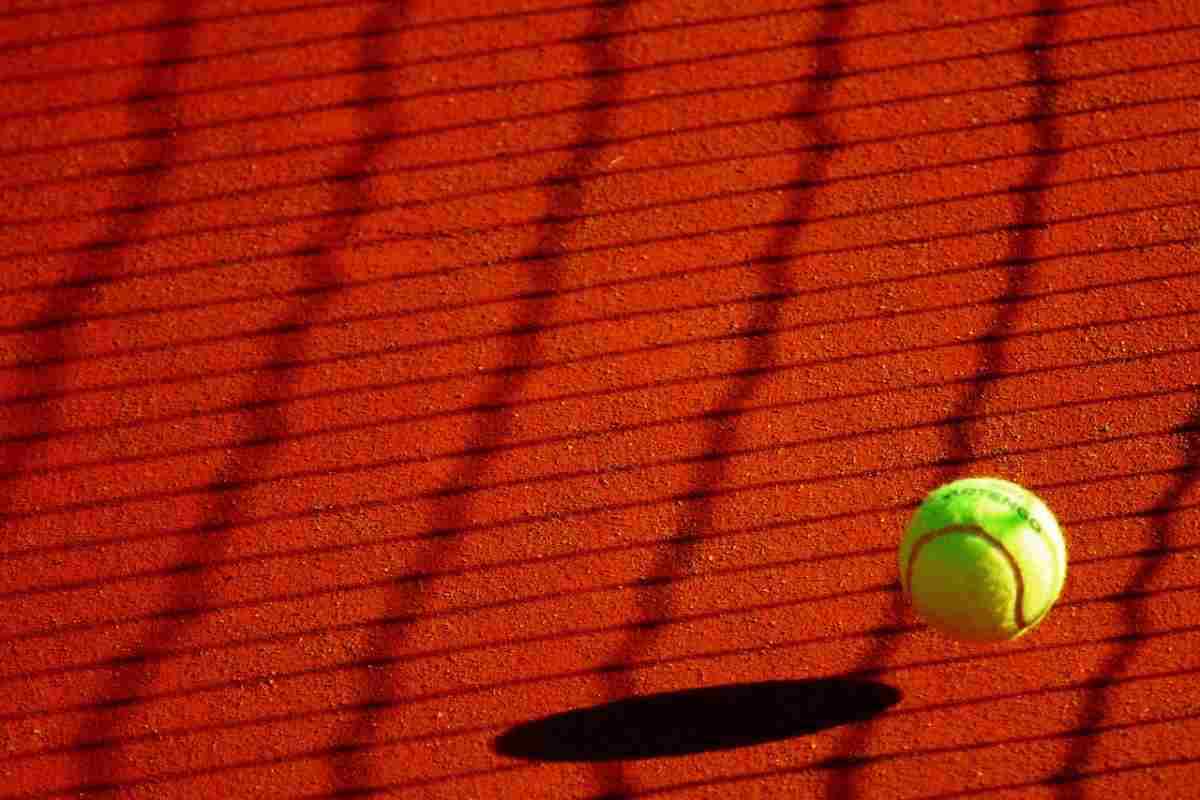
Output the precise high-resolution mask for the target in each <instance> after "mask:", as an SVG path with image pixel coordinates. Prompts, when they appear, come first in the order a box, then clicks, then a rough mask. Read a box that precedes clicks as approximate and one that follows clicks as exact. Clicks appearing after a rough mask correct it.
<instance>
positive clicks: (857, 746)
mask: <svg viewBox="0 0 1200 800" xmlns="http://www.w3.org/2000/svg"><path fill="white" fill-rule="evenodd" d="M1068 11H1069V8H1068V7H1067V6H1066V5H1065V4H1064V2H1063V0H1042V2H1041V3H1040V5H1039V8H1038V11H1037V12H1036V14H1035V16H1036V17H1037V19H1038V22H1037V25H1036V26H1035V29H1034V31H1033V33H1032V35H1031V37H1030V40H1029V43H1028V44H1027V45H1026V46H1025V47H1024V48H1023V49H1024V51H1025V53H1026V54H1027V57H1028V59H1029V65H1030V71H1031V72H1032V74H1033V75H1034V82H1035V84H1036V85H1037V87H1038V93H1037V97H1036V98H1035V99H1034V101H1033V108H1032V109H1031V110H1030V114H1029V116H1030V118H1031V120H1032V122H1033V137H1034V151H1035V152H1036V153H1038V154H1039V155H1038V156H1037V157H1036V158H1035V159H1034V163H1033V167H1032V169H1031V170H1030V174H1029V178H1028V179H1027V181H1026V182H1025V183H1024V184H1023V185H1021V186H1018V187H1014V190H1013V197H1014V202H1015V203H1016V206H1017V209H1016V212H1017V219H1018V224H1017V227H1016V230H1015V231H1014V233H1013V235H1012V238H1011V240H1010V241H1011V244H1010V250H1009V259H1008V264H1007V265H1006V266H1007V268H1008V271H1009V273H1008V286H1007V291H1006V293H1005V295H1004V296H1003V297H1002V298H1001V305H1000V311H999V313H998V314H997V316H996V319H995V321H994V322H993V323H992V325H991V327H990V329H989V330H988V332H987V334H985V336H984V337H983V338H982V340H981V341H982V344H983V347H982V353H981V356H980V365H979V368H978V370H977V372H976V376H975V380H974V382H973V384H972V387H971V390H970V392H968V394H967V395H966V397H965V398H964V400H963V402H962V403H960V404H959V406H958V407H957V408H956V409H955V411H954V413H953V414H952V415H951V418H952V419H955V420H957V423H956V424H954V425H951V426H949V427H948V428H947V432H948V438H949V442H948V443H947V461H946V464H947V468H948V469H947V474H946V476H945V478H944V480H952V479H954V478H957V477H962V476H963V475H964V474H965V473H966V472H969V471H970V469H971V467H972V465H973V464H974V462H975V453H974V450H973V448H972V444H971V426H972V425H973V424H974V423H975V422H976V421H977V420H978V419H979V416H980V409H982V408H983V406H984V404H985V401H986V396H987V392H988V389H989V388H990V386H991V385H992V383H994V382H995V381H996V379H997V378H998V377H999V376H1000V375H1003V374H1004V373H1006V372H1008V371H1009V370H1010V369H1011V367H1010V366H1009V364H1008V360H1007V358H1006V350H1005V344H1006V340H1007V338H1008V337H1009V336H1010V335H1011V334H1012V333H1013V331H1015V330H1016V329H1017V328H1016V323H1017V319H1018V316H1019V314H1020V310H1021V301H1022V300H1023V299H1025V298H1026V297H1027V296H1028V295H1029V293H1030V290H1031V286H1032V273H1033V270H1034V268H1035V265H1036V264H1037V262H1038V258H1037V244H1038V240H1039V238H1040V237H1041V235H1042V233H1043V231H1044V230H1045V228H1046V218H1045V217H1046V215H1045V208H1044V206H1045V203H1044V197H1043V195H1042V194H1041V192H1042V191H1044V188H1043V187H1045V186H1046V185H1047V184H1049V183H1050V182H1051V180H1052V178H1053V176H1054V173H1055V171H1056V169H1057V167H1058V164H1059V161H1060V160H1061V151H1062V144H1061V136H1060V134H1059V130H1058V125H1057V122H1056V120H1055V116H1054V114H1055V99H1056V87H1057V85H1058V82H1057V81H1056V79H1055V77H1054V71H1053V64H1052V60H1051V51H1052V49H1053V48H1054V42H1055V40H1056V39H1057V38H1059V34H1060V32H1061V28H1062V16H1063V15H1064V14H1066V13H1067V12H1068ZM905 605H906V603H905V599H904V596H903V593H901V592H896V593H894V594H893V595H892V604H891V608H890V610H889V612H888V617H889V619H888V620H887V621H886V622H884V623H883V624H882V628H893V627H895V626H898V625H900V624H902V622H903V620H904V616H905V613H906V609H905ZM900 643H901V640H900V637H898V636H890V635H889V636H880V637H879V639H877V641H876V644H875V646H874V647H873V648H872V649H871V650H870V651H869V652H868V653H866V654H865V655H864V656H863V658H862V660H861V661H860V664H859V667H857V670H858V671H863V670H883V671H886V665H887V664H888V663H889V662H890V661H892V659H893V658H894V656H895V653H896V650H897V648H898V647H899V646H900ZM872 732H873V731H872V725H871V723H870V722H867V723H865V724H863V725H861V726H859V727H858V728H856V729H854V730H852V731H850V732H849V733H848V734H847V735H846V737H845V738H844V740H843V742H842V743H841V744H840V746H839V748H838V753H839V755H838V756H836V757H835V759H853V758H855V757H856V756H857V755H858V754H859V753H861V752H863V751H864V750H865V749H866V744H867V741H868V740H869V738H870V736H871V735H872ZM857 777H858V776H857V773H856V772H855V771H854V770H849V769H842V770H834V771H833V772H832V773H831V775H830V777H829V781H828V784H827V786H826V794H827V796H828V797H829V798H830V800H853V798H854V797H855V796H856V794H857V790H858V787H857V784H856V780H857Z"/></svg>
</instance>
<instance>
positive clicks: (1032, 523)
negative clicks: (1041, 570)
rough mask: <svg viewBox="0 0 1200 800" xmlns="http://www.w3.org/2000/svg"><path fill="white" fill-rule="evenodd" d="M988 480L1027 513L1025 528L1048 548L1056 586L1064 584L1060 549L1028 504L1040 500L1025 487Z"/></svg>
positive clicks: (1056, 521)
mask: <svg viewBox="0 0 1200 800" xmlns="http://www.w3.org/2000/svg"><path fill="white" fill-rule="evenodd" d="M986 480H989V481H995V482H996V483H998V484H1000V485H999V486H998V487H996V489H995V491H996V493H997V494H1006V495H1007V496H1008V499H1010V500H1012V501H1013V504H1014V505H1017V506H1020V508H1021V510H1022V511H1024V512H1025V516H1024V522H1025V526H1026V527H1027V528H1029V530H1031V531H1033V532H1034V533H1035V534H1037V536H1038V538H1039V539H1041V540H1042V544H1044V545H1045V546H1046V549H1047V550H1048V551H1049V552H1050V558H1051V559H1052V560H1053V562H1054V585H1055V586H1058V585H1059V584H1061V583H1062V582H1064V581H1065V580H1066V575H1067V565H1066V564H1062V563H1060V562H1059V560H1058V548H1057V547H1055V546H1054V540H1053V539H1052V538H1051V536H1050V534H1049V533H1047V532H1046V531H1045V530H1044V529H1043V528H1042V522H1041V520H1038V519H1037V515H1036V513H1035V512H1034V509H1032V508H1030V507H1029V505H1028V502H1027V501H1029V500H1032V501H1033V502H1034V503H1035V504H1037V503H1040V500H1039V499H1038V498H1037V496H1036V495H1034V494H1033V493H1032V492H1030V491H1029V490H1028V489H1026V488H1025V487H1023V486H1019V485H1017V484H1015V483H1012V482H1011V481H1006V480H1004V479H1002V478H989V479H986ZM1013 490H1015V491H1013ZM1043 507H1044V506H1043ZM1051 517H1053V514H1051ZM1054 524H1055V525H1056V526H1057V525H1058V520H1054ZM1060 535H1061V534H1060ZM1053 605H1054V601H1053V600H1051V602H1050V604H1049V605H1047V606H1046V609H1045V611H1043V612H1042V613H1041V614H1038V615H1037V618H1036V619H1035V620H1034V622H1036V621H1037V619H1041V617H1043V616H1044V615H1045V612H1046V611H1049V610H1050V607H1051V606H1053Z"/></svg>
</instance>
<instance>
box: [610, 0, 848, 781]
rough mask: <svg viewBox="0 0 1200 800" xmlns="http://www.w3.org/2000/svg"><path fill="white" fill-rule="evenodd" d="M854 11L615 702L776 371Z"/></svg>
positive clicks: (815, 109) (829, 16)
mask: <svg viewBox="0 0 1200 800" xmlns="http://www.w3.org/2000/svg"><path fill="white" fill-rule="evenodd" d="M853 10H854V5H852V4H842V3H834V4H830V5H829V6H828V7H827V8H825V9H823V10H822V17H823V18H822V19H821V21H820V29H819V32H818V33H817V35H816V36H815V37H814V38H813V41H814V42H817V43H819V44H818V46H817V47H818V49H817V51H816V62H817V63H816V67H815V70H814V80H813V81H811V82H810V84H809V88H808V91H806V92H805V93H804V94H803V95H801V96H799V97H798V98H797V99H796V101H795V104H794V106H793V110H792V114H793V116H794V117H795V119H796V120H797V121H799V122H801V123H802V124H804V125H805V126H806V127H807V128H808V129H809V134H810V135H811V137H812V139H813V140H814V141H815V145H814V146H813V149H812V153H811V156H808V155H807V154H806V155H805V156H803V157H802V158H801V160H800V162H799V165H798V170H797V175H796V178H795V180H794V181H793V182H792V183H791V184H790V186H791V188H792V197H791V198H790V202H791V207H790V208H789V209H788V211H787V213H786V214H785V216H786V217H787V218H788V219H790V220H793V221H794V222H795V224H794V225H792V226H789V227H787V228H783V229H780V230H778V231H777V232H775V234H774V235H773V237H772V239H771V240H770V241H769V243H768V244H767V246H766V248H765V250H764V254H763V256H762V257H761V258H759V259H757V260H755V261H754V262H753V263H752V265H748V267H749V268H751V269H753V270H755V272H756V276H757V279H758V282H759V284H760V286H761V293H760V294H759V298H760V300H761V302H758V303H756V305H755V307H754V311H753V313H752V316H751V320H750V322H749V323H748V326H747V327H748V328H749V329H750V330H751V331H753V332H754V335H753V336H750V337H747V338H745V339H743V340H742V344H743V347H744V350H745V355H744V366H743V367H742V368H740V369H739V370H738V372H737V374H736V375H735V376H734V379H733V380H732V381H731V382H730V385H729V388H728V390H727V391H726V393H725V396H724V397H723V398H722V399H721V400H720V402H719V403H718V405H717V407H716V408H715V409H713V410H712V411H711V412H710V413H709V415H708V416H709V418H710V419H711V423H710V429H709V434H708V442H707V445H706V450H705V454H704V456H703V457H701V458H700V459H699V460H698V461H697V465H696V469H695V471H694V473H693V475H692V478H691V484H692V486H693V489H692V491H690V492H688V494H687V495H686V505H685V508H684V511H683V513H682V515H681V519H680V520H679V527H678V531H677V532H676V533H675V534H674V535H672V536H671V537H670V538H669V539H668V540H667V541H666V542H665V543H664V545H663V546H662V548H660V552H659V554H658V557H657V558H656V559H655V562H654V563H653V564H652V565H651V566H650V569H649V570H648V572H647V574H646V575H645V577H644V578H643V579H642V584H643V586H644V588H643V589H641V591H639V592H638V595H637V598H636V606H637V623H636V624H635V626H634V627H633V629H632V630H631V633H630V634H629V635H628V636H627V637H626V640H625V642H624V643H623V644H622V646H621V648H620V650H619V651H618V653H617V655H616V656H615V658H614V659H613V662H612V664H611V665H609V666H608V667H607V668H606V670H605V672H606V674H607V676H608V686H607V693H608V696H609V697H610V698H611V699H612V700H613V702H622V701H628V700H627V699H628V698H633V697H636V696H637V684H636V679H635V674H634V672H633V671H632V670H630V669H628V668H627V667H628V665H629V664H631V663H634V662H637V661H638V660H640V659H641V658H643V657H644V655H645V654H646V653H647V652H649V651H650V650H652V648H653V646H654V641H655V639H656V638H657V634H658V631H659V630H660V628H661V626H662V623H663V622H664V621H665V620H667V619H670V618H671V617H672V615H673V610H672V609H673V605H674V603H673V596H672V595H673V590H674V589H673V584H675V583H676V582H678V581H679V580H680V579H681V578H682V577H683V576H684V575H685V574H687V573H688V572H690V571H691V565H692V562H693V561H694V560H695V558H696V556H697V549H698V546H699V545H700V544H701V543H702V542H703V541H704V538H705V537H706V535H707V534H708V533H709V532H710V531H712V529H713V526H714V519H715V516H716V502H717V495H716V494H714V493H713V490H714V488H717V487H722V486H724V485H725V484H727V483H728V480H729V470H730V461H729V459H728V454H729V453H730V452H731V451H732V450H734V449H735V448H736V442H737V436H738V426H737V420H738V417H739V415H740V414H742V413H743V411H744V410H745V408H746V407H747V406H748V405H749V404H750V403H751V402H752V401H753V398H754V397H755V395H756V394H757V393H758V391H759V389H760V386H761V384H762V382H763V381H764V380H766V379H767V378H768V377H769V376H770V374H771V372H772V370H773V369H774V368H775V367H776V366H777V361H778V359H779V353H778V344H777V342H776V338H775V337H776V329H777V328H779V326H780V323H781V321H782V318H783V305H782V304H783V302H785V301H786V300H787V299H788V298H789V297H792V296H794V295H795V294H796V292H797V289H796V285H795V278H794V276H793V274H792V270H791V263H790V259H789V254H790V253H791V251H792V250H793V248H794V246H795V244H796V242H797V241H799V240H800V239H801V238H802V236H803V234H804V233H805V230H806V221H807V220H808V218H809V217H810V216H812V214H813V208H814V207H815V204H816V197H817V194H818V192H820V191H821V188H820V187H821V186H822V185H823V184H824V183H825V181H826V173H827V170H828V167H829V163H830V161H831V159H832V157H833V155H834V153H835V152H836V150H837V136H836V134H835V132H834V131H833V129H832V128H831V127H830V126H829V124H828V122H827V121H826V119H825V117H824V116H823V111H824V109H825V108H826V107H827V106H828V105H829V104H830V100H831V98H832V95H833V89H834V84H835V82H836V81H837V79H838V78H839V77H840V73H841V72H842V71H843V61H842V47H843V37H844V35H845V32H846V30H847V29H848V28H849V25H850V21H851V18H852V15H853ZM594 771H595V774H596V776H597V778H598V781H599V783H600V785H601V788H602V791H603V792H604V793H605V794H604V796H605V797H606V798H612V800H617V799H618V798H624V797H631V796H633V795H635V794H636V787H635V786H634V784H633V782H632V780H631V778H630V776H629V775H628V774H627V771H626V768H625V766H624V765H623V764H622V763H621V762H620V761H617V762H614V763H612V764H607V763H601V764H597V765H596V767H595V768H594Z"/></svg>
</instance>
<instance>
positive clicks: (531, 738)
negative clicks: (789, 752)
mask: <svg viewBox="0 0 1200 800" xmlns="http://www.w3.org/2000/svg"><path fill="white" fill-rule="evenodd" d="M899 700H900V691H899V690H898V689H895V688H894V687H891V686H888V685H887V684H883V683H877V682H874V681H866V680H852V679H848V678H821V679H813V680H796V681H763V682H761V683H738V684H728V685H725V686H710V687H703V688H699V689H687V690H684V691H678V692H667V693H663V694H655V695H649V696H646V697H632V698H629V699H627V700H619V701H616V702H613V703H605V704H603V705H599V706H593V707H591V708H581V709H575V710H574V711H567V712H564V713H561V714H554V715H551V716H549V717H544V718H542V719H538V720H533V721H531V722H525V723H522V724H520V725H517V726H515V727H513V728H510V729H509V730H508V731H506V732H505V733H503V734H502V735H500V736H498V737H497V738H496V739H495V741H494V742H493V747H494V749H495V751H496V752H497V753H499V754H501V755H505V756H510V757H513V758H521V759H526V760H530V761H616V760H626V759H643V758H664V757H669V756H682V755H690V754H694V753H704V752H709V751H714V750H731V749H733V748H737V747H747V746H749V745H755V744H761V743H764V742H771V741H776V740H779V739H787V738H791V737H794V736H801V735H804V734H811V733H816V732H818V731H823V730H826V729H828V728H832V727H835V726H838V725H844V724H846V723H849V722H856V721H859V720H865V719H870V718H871V717H874V716H876V715H878V714H880V713H882V712H883V711H885V710H887V709H888V708H890V707H891V706H893V705H895V704H896V703H897V702H898V701H899Z"/></svg>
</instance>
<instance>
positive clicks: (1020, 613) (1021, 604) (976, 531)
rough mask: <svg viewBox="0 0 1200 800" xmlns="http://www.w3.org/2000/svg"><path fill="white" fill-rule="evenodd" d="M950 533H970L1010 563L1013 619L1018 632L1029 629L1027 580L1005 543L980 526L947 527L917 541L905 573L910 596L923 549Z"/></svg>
mask: <svg viewBox="0 0 1200 800" xmlns="http://www.w3.org/2000/svg"><path fill="white" fill-rule="evenodd" d="M948 533H969V534H972V535H974V536H978V537H979V538H981V539H983V540H985V541H986V542H987V543H988V544H990V545H991V546H992V547H995V548H996V549H997V550H999V551H1000V554H1001V555H1003V556H1004V559H1005V560H1006V561H1008V567H1009V569H1010V570H1012V574H1013V580H1014V581H1015V582H1016V585H1017V588H1016V597H1015V598H1014V599H1013V605H1014V606H1015V608H1014V609H1013V618H1014V620H1015V621H1016V623H1017V630H1019V631H1020V630H1024V629H1025V628H1026V627H1028V626H1027V623H1026V622H1025V578H1024V576H1023V575H1022V574H1021V568H1020V566H1019V565H1018V564H1017V559H1016V558H1014V557H1013V554H1012V553H1010V552H1008V548H1007V547H1005V546H1004V543H1003V542H1001V541H1000V540H999V539H997V538H996V537H995V536H992V535H991V534H990V533H988V532H987V531H985V530H984V529H983V528H981V527H980V526H978V525H947V526H946V527H944V528H938V529H937V530H936V531H929V532H928V533H926V534H924V535H923V536H921V538H920V539H917V541H916V542H915V543H914V544H913V546H912V550H911V551H910V552H909V555H908V569H907V570H906V571H905V572H906V574H905V585H906V587H907V589H908V594H909V596H910V597H911V596H912V577H913V569H914V568H915V567H916V564H917V557H918V556H919V555H920V554H921V548H923V547H924V546H925V545H927V544H929V542H931V541H933V540H934V539H936V538H938V537H939V536H942V535H944V534H948Z"/></svg>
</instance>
